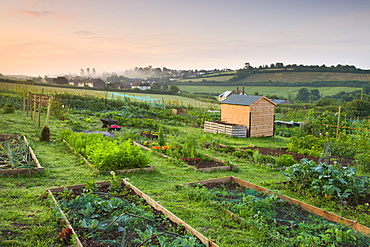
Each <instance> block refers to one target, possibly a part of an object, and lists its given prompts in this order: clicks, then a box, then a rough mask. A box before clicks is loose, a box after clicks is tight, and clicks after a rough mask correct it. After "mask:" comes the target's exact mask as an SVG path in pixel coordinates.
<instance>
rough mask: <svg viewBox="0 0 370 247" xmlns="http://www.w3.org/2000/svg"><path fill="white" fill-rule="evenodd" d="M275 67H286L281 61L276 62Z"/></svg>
mask: <svg viewBox="0 0 370 247" xmlns="http://www.w3.org/2000/svg"><path fill="white" fill-rule="evenodd" d="M275 67H276V68H284V64H283V63H281V62H278V63H276V65H275Z"/></svg>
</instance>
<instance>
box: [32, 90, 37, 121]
mask: <svg viewBox="0 0 370 247" xmlns="http://www.w3.org/2000/svg"><path fill="white" fill-rule="evenodd" d="M32 120H33V121H36V94H34V95H33V113H32Z"/></svg>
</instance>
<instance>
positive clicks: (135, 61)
mask: <svg viewBox="0 0 370 247" xmlns="http://www.w3.org/2000/svg"><path fill="white" fill-rule="evenodd" d="M0 1H1V8H0V34H1V36H0V73H2V74H4V75H32V76H38V75H41V76H44V75H56V74H68V73H71V74H79V72H80V69H81V68H83V69H86V68H90V69H92V68H95V69H96V72H97V74H98V75H99V74H101V73H102V72H104V71H105V72H116V73H123V72H124V71H125V70H128V69H131V68H134V67H146V66H149V65H151V66H153V67H154V68H156V67H160V68H162V67H167V68H169V69H214V68H218V69H222V68H231V69H239V68H242V67H243V66H244V63H245V62H249V63H250V64H251V65H252V66H255V67H257V66H259V65H264V64H267V65H270V64H271V63H276V62H283V63H284V64H285V65H287V64H298V65H299V64H304V65H322V64H325V65H327V66H330V65H337V64H342V65H355V66H356V67H358V68H362V69H370V1H369V0H352V1H348V0H347V1H343V0H310V1H303V0H227V1H226V0H224V1H221V0H104V1H103V0H0Z"/></svg>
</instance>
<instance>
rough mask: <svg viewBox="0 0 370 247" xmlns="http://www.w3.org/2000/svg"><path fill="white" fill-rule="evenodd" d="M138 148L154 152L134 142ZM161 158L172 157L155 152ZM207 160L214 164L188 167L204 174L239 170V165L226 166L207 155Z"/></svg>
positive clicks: (196, 164)
mask: <svg viewBox="0 0 370 247" xmlns="http://www.w3.org/2000/svg"><path fill="white" fill-rule="evenodd" d="M133 143H134V144H135V145H136V146H139V147H141V148H142V149H145V150H148V151H153V150H152V149H150V148H148V147H147V146H144V145H141V144H140V143H137V142H133ZM155 153H156V154H158V155H159V156H162V157H165V158H168V159H171V158H172V157H170V156H168V155H165V154H163V153H160V152H155ZM204 156H205V158H207V159H210V160H212V162H207V164H206V163H200V162H186V161H185V162H186V163H187V164H186V165H187V166H189V167H192V168H194V170H196V171H202V172H211V171H215V170H223V171H236V170H238V166H237V165H226V162H225V161H223V160H220V159H217V158H214V157H211V156H209V155H205V154H204Z"/></svg>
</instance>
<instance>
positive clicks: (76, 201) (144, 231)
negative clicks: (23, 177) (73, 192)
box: [57, 173, 204, 247]
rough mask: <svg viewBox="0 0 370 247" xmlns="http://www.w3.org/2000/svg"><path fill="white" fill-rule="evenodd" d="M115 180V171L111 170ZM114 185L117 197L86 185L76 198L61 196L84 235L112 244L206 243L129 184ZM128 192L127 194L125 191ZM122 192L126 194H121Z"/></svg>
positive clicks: (169, 246)
mask: <svg viewBox="0 0 370 247" xmlns="http://www.w3.org/2000/svg"><path fill="white" fill-rule="evenodd" d="M111 175H112V176H113V179H114V177H115V174H114V173H111ZM120 185H121V186H120V188H118V187H117V186H116V185H115V186H114V190H115V192H118V189H120V192H118V193H117V197H115V196H112V195H111V194H110V192H111V189H112V188H113V187H112V186H109V188H108V193H102V192H101V191H96V190H90V189H88V188H83V189H82V193H81V194H78V195H77V196H75V197H68V198H66V197H64V196H63V194H65V193H64V192H63V193H61V194H60V195H57V197H59V200H60V205H61V207H62V209H63V210H64V211H65V212H67V213H68V218H69V220H70V221H71V223H72V225H73V226H74V228H75V230H76V231H77V232H78V233H79V237H80V238H92V239H93V240H94V241H95V243H99V242H100V243H104V244H108V245H109V246H147V245H148V246H165V247H174V246H188V247H201V246H204V244H202V243H201V242H200V241H199V240H198V239H197V238H196V237H194V236H191V235H187V234H186V232H185V231H184V228H177V229H176V228H174V227H172V225H173V223H170V221H169V220H168V219H167V218H166V217H163V215H160V214H159V213H158V212H156V211H155V209H153V208H152V207H150V206H149V205H148V204H147V203H145V201H143V199H142V198H140V197H139V196H137V195H136V194H133V191H131V189H130V188H129V187H127V186H125V185H123V184H122V182H121V184H120ZM124 191H126V192H127V193H124ZM121 192H122V193H121Z"/></svg>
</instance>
